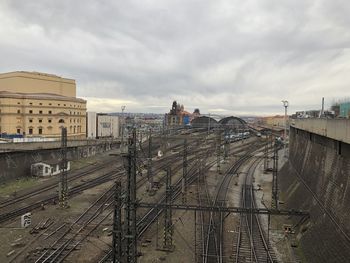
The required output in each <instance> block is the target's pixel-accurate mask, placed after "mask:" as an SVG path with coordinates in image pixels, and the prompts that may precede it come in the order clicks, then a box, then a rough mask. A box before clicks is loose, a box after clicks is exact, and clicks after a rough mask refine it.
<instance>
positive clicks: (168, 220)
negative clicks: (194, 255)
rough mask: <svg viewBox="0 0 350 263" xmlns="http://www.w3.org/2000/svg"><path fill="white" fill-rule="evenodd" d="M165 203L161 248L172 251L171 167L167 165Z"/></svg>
mask: <svg viewBox="0 0 350 263" xmlns="http://www.w3.org/2000/svg"><path fill="white" fill-rule="evenodd" d="M165 204H166V205H167V208H165V209H164V240H163V250H166V251H173V249H174V246H173V233H174V226H173V221H172V208H171V204H172V186H171V168H170V167H168V169H167V174H166V192H165Z"/></svg>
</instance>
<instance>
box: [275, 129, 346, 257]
mask: <svg viewBox="0 0 350 263" xmlns="http://www.w3.org/2000/svg"><path fill="white" fill-rule="evenodd" d="M349 175H350V145H349V144H346V143H344V142H339V141H336V140H334V139H330V138H327V137H324V136H320V135H316V134H313V133H309V132H307V131H304V130H300V129H296V128H293V127H291V130H290V150H289V162H287V163H286V164H285V165H284V167H282V169H281V171H280V173H279V178H280V181H279V182H280V190H281V198H282V199H283V200H284V201H285V203H286V204H287V206H288V208H294V209H301V210H309V211H310V220H308V221H307V222H306V223H304V224H303V225H302V226H301V227H299V228H298V229H297V231H298V235H297V238H298V240H299V246H300V249H301V251H302V253H303V255H304V257H305V259H306V261H307V262H315V263H316V262H317V263H319V262H350V224H349V222H350V178H349Z"/></svg>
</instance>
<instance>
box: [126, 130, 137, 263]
mask: <svg viewBox="0 0 350 263" xmlns="http://www.w3.org/2000/svg"><path fill="white" fill-rule="evenodd" d="M136 143H137V140H136V129H135V128H133V130H132V134H131V137H130V138H129V141H128V175H127V189H126V206H125V209H126V211H125V216H126V218H125V224H126V228H125V235H124V236H125V239H126V251H125V254H126V262H127V263H135V262H137V228H136V158H137V156H136Z"/></svg>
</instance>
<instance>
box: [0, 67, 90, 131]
mask: <svg viewBox="0 0 350 263" xmlns="http://www.w3.org/2000/svg"><path fill="white" fill-rule="evenodd" d="M35 82H36V83H37V89H36V88H35V87H36V86H35ZM75 93H76V88H75V81H74V80H70V79H64V78H61V77H58V76H54V75H47V74H43V73H36V72H35V73H30V72H12V73H5V74H0V134H1V135H2V137H8V136H21V137H59V136H61V127H67V133H68V136H70V137H77V138H85V136H86V101H85V100H83V99H79V98H76V97H75ZM72 95H73V96H72Z"/></svg>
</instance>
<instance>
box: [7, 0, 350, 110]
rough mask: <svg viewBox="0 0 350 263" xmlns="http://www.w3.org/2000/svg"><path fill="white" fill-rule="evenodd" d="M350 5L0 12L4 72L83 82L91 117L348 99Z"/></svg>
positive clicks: (114, 6)
mask: <svg viewBox="0 0 350 263" xmlns="http://www.w3.org/2000/svg"><path fill="white" fill-rule="evenodd" d="M349 13H350V2H349V1H345V0H343V1H342V0H339V1H326V0H317V1H316V0H308V1H304V0H287V1H274V0H266V1H253V0H248V1H236V0H226V1H225V0H223V1H191V0H190V1H189V0H186V1H185V0H182V1H181V0H180V1H167V0H165V1H159V2H156V1H138V2H137V1H127V2H125V1H111V0H110V1H108V0H106V1H103V2H97V1H81V0H77V1H43V0H39V1H24V0H12V1H10V0H4V1H1V3H0V17H1V23H0V34H1V35H2V36H3V37H2V38H1V39H0V56H1V58H2V59H1V61H0V72H9V71H17V70H26V71H39V72H46V73H51V74H56V75H60V76H63V77H67V78H72V79H75V80H76V82H77V96H78V97H82V98H84V99H86V100H87V101H88V104H87V106H88V110H89V111H100V112H117V111H120V107H121V106H122V105H126V106H127V108H126V111H129V112H153V113H166V112H167V111H168V110H169V108H170V106H171V103H172V101H173V100H177V101H179V102H180V103H181V104H184V105H185V108H186V109H188V111H193V109H194V108H199V109H200V110H201V112H202V113H219V114H223V115H237V116H246V115H254V116H268V115H276V114H283V113H284V109H283V106H282V103H281V100H288V101H289V102H290V107H289V109H288V112H289V113H294V112H295V111H299V110H312V109H320V108H321V99H322V97H325V100H326V108H328V107H329V106H330V104H331V102H332V101H333V100H335V99H341V98H344V97H350V88H349V83H350V75H349V72H350V64H349V63H348V62H349V61H350V51H349V47H350V32H349V30H348V29H349V27H350V19H349Z"/></svg>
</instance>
